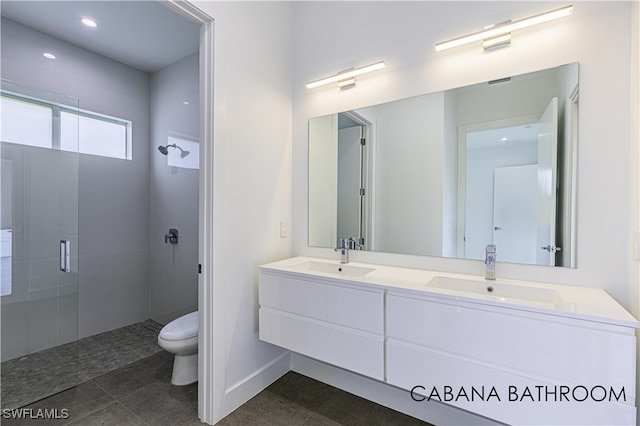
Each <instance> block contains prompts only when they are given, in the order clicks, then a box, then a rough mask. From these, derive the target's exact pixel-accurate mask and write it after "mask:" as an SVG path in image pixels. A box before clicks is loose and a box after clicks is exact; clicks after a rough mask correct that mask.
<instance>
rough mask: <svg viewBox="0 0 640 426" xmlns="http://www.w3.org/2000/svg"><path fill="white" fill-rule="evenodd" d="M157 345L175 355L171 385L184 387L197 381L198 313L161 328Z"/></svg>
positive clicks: (177, 319)
mask: <svg viewBox="0 0 640 426" xmlns="http://www.w3.org/2000/svg"><path fill="white" fill-rule="evenodd" d="M158 345H160V347H161V348H162V349H164V350H165V351H167V352H171V353H173V354H175V357H174V359H173V374H172V375H171V383H172V384H174V385H177V386H184V385H189V384H191V383H194V382H197V381H198V311H195V312H191V313H190V314H186V315H183V316H181V317H180V318H176V319H174V320H173V321H171V322H170V323H169V324H167V325H165V326H164V327H162V330H160V334H159V335H158Z"/></svg>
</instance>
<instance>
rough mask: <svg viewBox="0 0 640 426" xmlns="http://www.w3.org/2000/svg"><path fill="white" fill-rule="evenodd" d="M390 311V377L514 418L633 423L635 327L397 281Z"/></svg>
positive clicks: (423, 392)
mask: <svg viewBox="0 0 640 426" xmlns="http://www.w3.org/2000/svg"><path fill="white" fill-rule="evenodd" d="M386 314H387V316H386V319H387V327H386V332H387V352H386V355H387V359H386V375H387V382H388V383H389V384H391V385H394V386H397V387H400V388H403V389H406V390H411V389H414V387H415V386H420V387H419V388H415V389H416V391H418V392H419V393H421V395H423V396H427V397H428V396H430V395H431V396H432V397H433V398H434V399H435V400H438V398H439V399H440V400H442V401H444V402H445V403H447V404H451V405H454V406H456V407H459V408H462V409H466V410H469V411H472V412H474V413H477V414H480V415H483V416H486V417H489V418H492V419H495V420H498V421H501V422H505V423H509V424H547V425H549V424H584V425H587V424H606V425H609V424H635V412H636V410H635V334H634V329H633V328H632V327H624V326H616V325H611V324H605V323H601V322H594V321H588V320H579V319H574V318H566V317H560V316H555V315H550V314H541V313H534V312H527V311H521V310H518V309H510V308H499V307H495V306H486V305H483V304H474V303H464V302H455V301H449V300H446V299H437V298H429V297H424V298H423V297H420V296H417V295H414V294H411V295H407V294H402V293H401V292H399V293H394V292H392V291H390V292H389V293H388V294H387V299H386ZM447 387H448V388H447ZM434 389H435V393H434ZM447 391H448V392H449V393H448V394H447ZM474 392H475V393H474ZM611 392H613V394H612V393H611ZM416 399H422V396H419V395H418V396H416ZM447 399H448V400H447ZM601 399H603V400H602V401H600V400H601ZM523 413H527V414H526V416H524V417H523Z"/></svg>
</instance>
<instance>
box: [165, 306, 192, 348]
mask: <svg viewBox="0 0 640 426" xmlns="http://www.w3.org/2000/svg"><path fill="white" fill-rule="evenodd" d="M197 335H198V311H195V312H191V313H190V314H186V315H183V316H181V317H180V318H176V319H174V320H173V321H171V322H170V323H169V324H167V325H165V326H164V327H163V328H162V330H161V331H160V335H159V337H160V339H162V340H172V341H175V340H185V339H189V338H191V337H196V336H197Z"/></svg>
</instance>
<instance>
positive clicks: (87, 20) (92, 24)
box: [81, 18, 98, 28]
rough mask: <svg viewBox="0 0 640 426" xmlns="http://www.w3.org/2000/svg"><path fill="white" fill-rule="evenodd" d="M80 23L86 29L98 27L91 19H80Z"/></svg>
mask: <svg viewBox="0 0 640 426" xmlns="http://www.w3.org/2000/svg"><path fill="white" fill-rule="evenodd" d="M81 21H82V23H83V24H85V25H86V26H87V27H90V28H95V27H97V26H98V24H97V23H96V21H94V20H93V19H91V18H82V19H81Z"/></svg>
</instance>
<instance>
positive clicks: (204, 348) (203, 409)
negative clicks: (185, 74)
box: [165, 0, 224, 424]
mask: <svg viewBox="0 0 640 426" xmlns="http://www.w3.org/2000/svg"><path fill="white" fill-rule="evenodd" d="M165 4H166V5H167V6H168V7H169V8H170V9H172V10H173V11H174V12H176V13H179V14H180V15H182V16H184V17H185V18H187V19H189V20H191V21H192V22H195V23H196V24H199V25H200V53H199V54H200V65H199V74H200V77H199V83H200V108H199V110H200V114H199V115H200V123H199V125H200V180H199V185H200V188H199V202H198V211H199V214H198V217H199V220H198V222H199V224H198V225H199V229H200V232H199V234H200V235H199V237H198V263H199V264H200V273H199V274H198V312H199V315H198V330H199V332H198V417H199V418H200V420H202V421H203V422H206V423H210V424H211V423H213V422H214V420H215V417H214V415H215V413H214V404H213V401H221V400H222V395H220V392H221V391H222V392H224V389H222V390H221V387H220V386H217V387H216V386H215V383H214V369H215V365H217V362H216V359H217V358H216V357H219V356H220V354H221V351H220V350H218V351H215V348H214V346H213V342H214V339H213V331H214V327H213V324H214V313H215V312H214V293H215V288H214V286H213V285H211V283H213V271H212V267H211V265H213V241H214V239H213V232H214V227H213V212H214V210H213V202H214V199H213V186H214V182H213V125H214V123H213V107H214V102H213V100H214V96H213V86H214V80H213V77H214V75H213V73H214V19H213V18H212V17H211V16H209V15H208V14H206V13H204V12H203V11H202V10H200V9H198V8H197V7H196V6H194V5H192V4H191V3H189V2H187V1H185V0H168V1H167V2H166V3H165ZM207 361H209V362H207Z"/></svg>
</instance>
